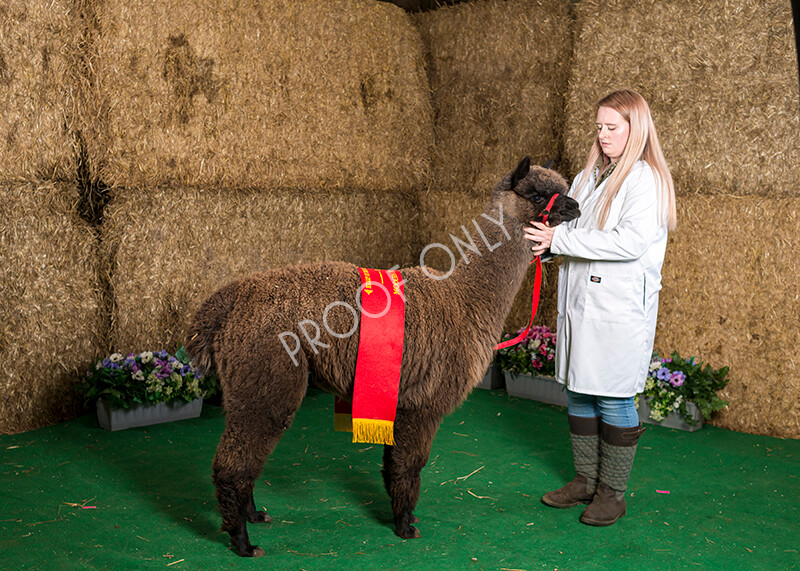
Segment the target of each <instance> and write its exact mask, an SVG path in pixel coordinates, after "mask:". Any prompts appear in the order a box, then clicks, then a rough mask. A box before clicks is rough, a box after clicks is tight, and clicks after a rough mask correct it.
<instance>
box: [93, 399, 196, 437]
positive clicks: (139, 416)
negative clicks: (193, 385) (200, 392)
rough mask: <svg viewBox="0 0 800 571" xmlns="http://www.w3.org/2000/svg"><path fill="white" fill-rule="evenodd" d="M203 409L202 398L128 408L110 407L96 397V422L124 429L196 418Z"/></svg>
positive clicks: (107, 427) (112, 427) (103, 426)
mask: <svg viewBox="0 0 800 571" xmlns="http://www.w3.org/2000/svg"><path fill="white" fill-rule="evenodd" d="M202 410H203V399H202V398H197V399H195V400H193V401H191V402H184V401H173V402H169V403H164V402H160V403H158V404H148V405H141V404H139V405H134V406H132V407H130V408H111V406H110V405H109V404H108V403H107V402H106V401H104V400H103V399H97V423H98V424H99V425H100V427H101V428H105V429H106V430H125V429H126V428H133V427H135V426H148V425H150V424H160V423H162V422H172V421H174V420H184V419H187V418H197V417H198V416H200V412H201V411H202Z"/></svg>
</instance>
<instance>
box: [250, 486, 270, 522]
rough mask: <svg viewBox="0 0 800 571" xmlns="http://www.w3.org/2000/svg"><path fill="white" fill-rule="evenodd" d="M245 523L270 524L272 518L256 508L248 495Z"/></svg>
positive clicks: (253, 500) (254, 501)
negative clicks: (248, 502) (248, 503)
mask: <svg viewBox="0 0 800 571" xmlns="http://www.w3.org/2000/svg"><path fill="white" fill-rule="evenodd" d="M247 521H249V522H250V523H271V522H272V517H270V515H269V514H268V513H267V512H266V511H264V510H259V509H258V508H256V500H255V498H253V494H252V493H251V494H250V506H249V507H248V508H247Z"/></svg>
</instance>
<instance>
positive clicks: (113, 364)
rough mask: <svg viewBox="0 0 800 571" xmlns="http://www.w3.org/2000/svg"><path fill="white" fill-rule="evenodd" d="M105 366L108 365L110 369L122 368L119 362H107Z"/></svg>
mask: <svg viewBox="0 0 800 571" xmlns="http://www.w3.org/2000/svg"><path fill="white" fill-rule="evenodd" d="M107 367H108V368H109V369H111V370H112V371H116V370H119V369H121V368H122V367H120V366H119V363H109V364H108V365H107Z"/></svg>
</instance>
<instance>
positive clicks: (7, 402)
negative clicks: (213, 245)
mask: <svg viewBox="0 0 800 571" xmlns="http://www.w3.org/2000/svg"><path fill="white" fill-rule="evenodd" d="M75 194H76V192H75V191H74V190H72V189H70V188H67V187H65V186H62V185H59V184H53V183H50V184H43V185H33V184H8V183H3V184H0V219H2V220H3V223H2V225H0V258H1V259H2V260H3V263H2V265H0V308H2V309H1V310H0V312H1V313H0V363H2V365H3V366H2V367H0V433H3V434H6V433H15V432H22V431H25V430H33V429H35V428H40V427H42V426H46V425H48V424H52V423H55V422H59V421H62V420H65V419H68V418H72V417H74V416H75V414H76V411H77V410H80V407H81V404H82V401H81V399H80V398H79V397H78V395H77V393H75V391H74V390H73V386H74V384H75V382H77V380H78V379H79V378H80V377H81V376H82V375H83V374H85V372H86V370H87V369H88V366H89V363H90V361H91V360H92V359H93V358H94V357H96V356H98V354H99V351H100V350H101V348H102V345H103V337H104V335H105V333H106V332H105V319H104V317H103V312H102V303H101V297H100V282H99V279H98V275H99V274H98V259H99V258H98V255H97V238H96V236H95V234H94V233H93V232H92V230H91V229H90V228H89V226H88V225H87V224H86V223H85V222H83V221H82V220H81V219H80V218H79V217H78V216H77V214H76V213H75V209H74V195H75Z"/></svg>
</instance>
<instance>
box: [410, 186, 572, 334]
mask: <svg viewBox="0 0 800 571" xmlns="http://www.w3.org/2000/svg"><path fill="white" fill-rule="evenodd" d="M487 201H488V196H487V197H486V199H479V198H475V197H474V196H471V195H465V194H464V193H462V192H448V191H443V192H436V193H428V194H427V195H423V196H422V197H421V198H420V212H421V215H420V226H421V228H422V238H423V242H424V246H427V245H429V244H441V245H442V246H445V247H447V248H448V249H449V250H450V251H451V252H452V254H453V256H454V258H455V262H458V261H459V260H460V259H461V254H460V253H459V251H458V249H457V248H456V246H455V244H454V242H453V239H452V238H451V237H450V236H451V235H453V236H455V237H456V238H459V239H460V240H462V241H465V240H467V236H466V235H465V234H464V230H463V229H462V228H461V227H462V226H464V227H465V228H466V230H467V233H468V235H469V236H471V237H472V238H473V239H478V238H477V235H476V231H475V226H474V225H473V224H472V221H473V220H477V221H481V220H483V219H482V218H481V212H483V209H484V207H485V206H486V202H487ZM484 222H485V221H484ZM424 246H423V247H424ZM423 262H424V264H425V265H426V266H427V267H430V268H432V269H436V270H442V271H445V272H446V271H448V270H449V269H450V268H451V265H452V263H453V261H452V260H451V258H450V256H449V254H448V253H447V251H445V250H444V249H443V248H441V247H440V246H435V247H433V248H431V249H430V250H428V251H427V252H426V253H425V256H424V260H423ZM419 263H420V260H419V259H417V261H416V262H415V264H419ZM543 268H544V273H543V280H542V293H541V301H540V303H539V309H538V311H537V314H536V323H537V324H543V325H547V326H548V327H550V328H551V329H553V330H555V322H556V311H557V306H556V293H557V285H558V280H557V276H558V262H556V261H554V262H550V263H547V264H544V266H543ZM534 275H535V272H534V266H531V268H530V269H529V270H528V275H527V277H526V278H525V281H524V282H523V284H522V287H521V288H520V291H519V293H518V294H517V297H516V298H515V299H514V305H513V306H512V308H511V313H510V314H509V315H508V318H507V319H506V324H505V327H504V329H505V331H509V332H510V331H516V330H517V329H519V328H520V327H523V326H525V325H527V324H528V323H529V322H530V318H531V294H532V292H533V277H534Z"/></svg>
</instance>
